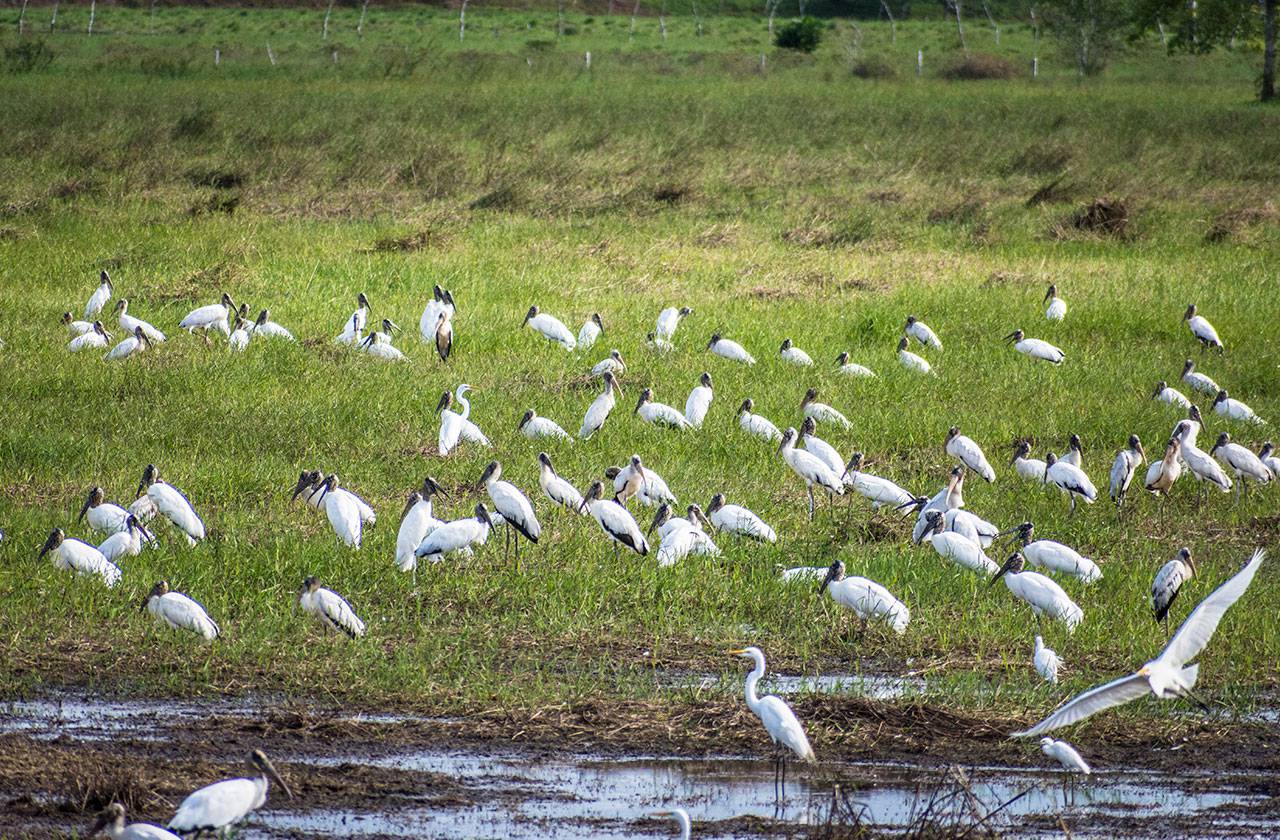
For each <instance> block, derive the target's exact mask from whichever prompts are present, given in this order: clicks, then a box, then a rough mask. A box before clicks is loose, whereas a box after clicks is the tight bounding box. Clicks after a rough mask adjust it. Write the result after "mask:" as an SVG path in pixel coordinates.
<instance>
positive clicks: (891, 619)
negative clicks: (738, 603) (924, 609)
mask: <svg viewBox="0 0 1280 840" xmlns="http://www.w3.org/2000/svg"><path fill="white" fill-rule="evenodd" d="M796 571H797V570H795V569H789V570H788V572H792V573H795V572H796ZM793 576H794V575H793ZM783 578H784V580H785V579H788V578H787V575H786V574H785V573H784V575H783ZM823 592H826V593H827V594H828V595H830V596H831V600H833V601H835V602H836V603H837V604H839V605H840V606H842V607H847V608H849V609H851V610H853V612H854V615H856V616H858V618H859V619H861V621H862V628H863V630H865V629H866V627H867V622H868V621H871V620H873V619H875V620H879V621H883V622H885V623H886V624H888V625H889V626H890V627H892V628H893V632H895V633H897V634H898V635H899V636H901V635H902V634H903V633H905V632H907V625H908V624H909V623H910V621H911V610H909V609H907V605H906V604H904V603H902V602H901V601H899V600H898V599H897V598H895V597H893V595H892V593H890V592H889V590H888V589H885V588H884V587H883V586H881V585H880V584H878V583H876V582H875V581H874V580H871V579H870V578H864V577H845V567H844V562H843V561H841V560H836V561H835V562H833V563H832V564H831V566H830V567H829V568H828V569H827V573H826V576H825V577H824V578H823V580H822V584H821V585H820V586H819V587H818V595H822V593H823Z"/></svg>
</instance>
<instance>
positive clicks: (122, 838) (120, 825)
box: [85, 802, 181, 840]
mask: <svg viewBox="0 0 1280 840" xmlns="http://www.w3.org/2000/svg"><path fill="white" fill-rule="evenodd" d="M98 832H102V833H103V834H106V835H107V836H108V837H110V838H111V840H181V838H180V837H178V835H176V834H174V833H172V832H169V831H165V830H164V829H163V828H160V827H159V826H157V825H152V824H151V823H138V822H136V823H129V824H128V825H125V821H124V806H123V805H121V804H120V803H119V802H112V803H111V804H110V805H108V806H107V807H106V808H105V809H103V811H102V813H100V814H98V818H97V819H96V820H94V822H93V825H91V826H89V831H88V833H87V834H85V837H93V836H95V835H97V834H98Z"/></svg>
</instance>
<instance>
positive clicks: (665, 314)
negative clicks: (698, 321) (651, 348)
mask: <svg viewBox="0 0 1280 840" xmlns="http://www.w3.org/2000/svg"><path fill="white" fill-rule="evenodd" d="M692 314H693V310H692V309H690V308H689V307H687V306H682V307H680V308H679V309H676V308H675V307H674V306H668V307H667V308H666V309H664V310H662V311H661V312H659V313H658V320H657V322H656V323H655V324H654V330H653V334H652V335H653V338H660V339H666V340H667V341H668V342H670V340H671V339H672V338H675V335H676V329H678V328H679V326H680V322H681V321H683V320H684V319H685V318H687V317H689V316H690V315H692Z"/></svg>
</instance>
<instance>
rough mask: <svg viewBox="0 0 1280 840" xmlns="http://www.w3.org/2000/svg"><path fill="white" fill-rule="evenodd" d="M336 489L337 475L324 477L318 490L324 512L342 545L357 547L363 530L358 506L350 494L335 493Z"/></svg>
mask: <svg viewBox="0 0 1280 840" xmlns="http://www.w3.org/2000/svg"><path fill="white" fill-rule="evenodd" d="M337 489H339V487H338V476H337V474H336V473H335V474H332V475H330V476H328V477H327V478H325V480H324V487H323V489H322V490H321V492H320V502H321V503H322V504H323V505H324V512H325V515H326V516H328V517H329V525H330V526H331V527H332V528H333V533H334V534H336V535H337V537H338V539H339V540H340V541H341V542H342V543H343V545H346V546H349V547H350V548H359V547H360V540H361V538H362V537H363V532H364V523H363V522H362V521H361V519H360V508H359V507H357V506H356V503H355V502H354V501H353V500H352V498H351V496H350V495H348V494H343V493H335V492H334V491H335V490H337Z"/></svg>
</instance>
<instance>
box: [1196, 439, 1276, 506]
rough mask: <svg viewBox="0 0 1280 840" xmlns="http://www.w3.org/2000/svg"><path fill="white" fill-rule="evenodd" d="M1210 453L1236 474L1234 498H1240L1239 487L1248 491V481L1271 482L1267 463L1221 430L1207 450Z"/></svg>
mask: <svg viewBox="0 0 1280 840" xmlns="http://www.w3.org/2000/svg"><path fill="white" fill-rule="evenodd" d="M1209 454H1210V455H1214V456H1216V457H1217V459H1218V460H1219V461H1221V462H1222V463H1224V464H1226V465H1227V466H1228V467H1231V469H1232V471H1234V472H1235V474H1236V498H1237V499H1239V498H1240V491H1241V488H1243V489H1244V492H1246V493H1248V492H1249V482H1250V481H1254V482H1257V483H1258V484H1270V483H1271V477H1272V476H1271V470H1269V469H1267V465H1266V464H1264V463H1262V459H1261V458H1259V457H1258V456H1257V455H1254V454H1253V451H1252V450H1250V449H1248V448H1246V447H1243V446H1241V445H1240V444H1238V443H1232V442H1231V435H1229V434H1227V433H1226V432H1223V433H1222V434H1220V435H1218V440H1217V442H1215V443H1214V444H1213V448H1212V449H1210V450H1209Z"/></svg>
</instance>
